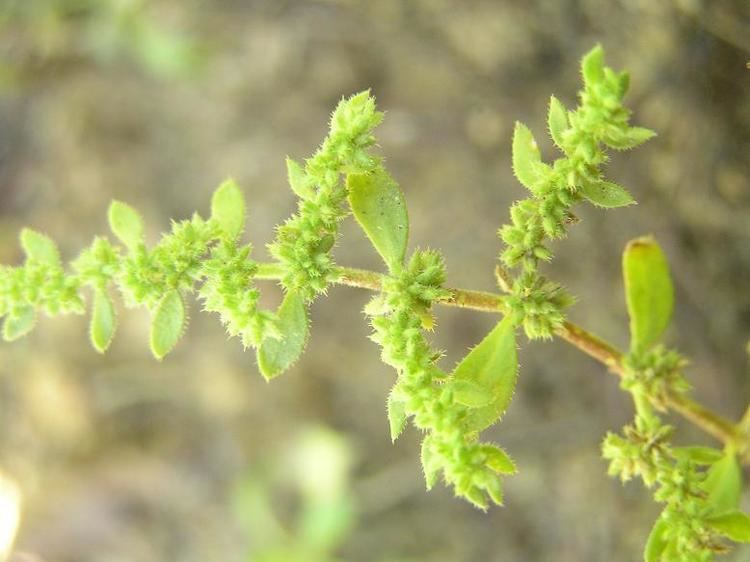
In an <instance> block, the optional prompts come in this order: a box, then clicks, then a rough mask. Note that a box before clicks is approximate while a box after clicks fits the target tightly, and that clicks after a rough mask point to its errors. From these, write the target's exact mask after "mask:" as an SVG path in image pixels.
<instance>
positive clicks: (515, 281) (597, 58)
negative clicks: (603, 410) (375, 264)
mask: <svg viewBox="0 0 750 562" xmlns="http://www.w3.org/2000/svg"><path fill="white" fill-rule="evenodd" d="M582 74H583V80H584V88H583V89H582V90H581V92H580V93H579V105H578V107H577V108H576V109H574V110H569V109H566V108H565V106H564V105H563V104H562V103H561V102H560V101H559V100H558V99H557V98H555V97H552V98H551V100H550V104H549V112H548V126H549V134H550V135H551V136H552V139H553V141H554V143H555V145H556V146H557V148H559V150H560V151H561V153H562V156H561V157H560V158H558V159H557V160H555V161H554V162H552V163H545V162H543V161H542V159H541V155H540V151H539V149H538V148H537V145H536V142H535V140H534V137H533V135H532V133H531V131H530V130H529V129H528V128H527V127H526V126H524V125H523V124H521V123H517V124H516V127H515V131H514V136H513V170H514V172H515V175H516V177H517V178H518V180H519V181H520V182H521V183H522V184H523V185H524V186H525V187H526V188H527V189H528V190H529V192H530V195H529V197H528V198H527V199H524V200H522V201H518V202H516V203H515V204H514V205H513V206H512V207H511V209H510V222H509V223H508V224H506V225H504V226H502V227H501V228H500V230H499V235H500V237H501V239H502V241H503V242H504V248H503V250H502V253H501V254H500V263H499V264H498V265H497V267H496V276H497V280H498V286H499V288H500V289H501V292H500V293H498V294H494V293H485V292H478V291H469V290H459V289H450V288H446V287H444V281H445V271H444V264H443V260H442V257H441V255H440V253H439V252H436V251H433V250H416V251H414V252H413V253H412V254H411V256H409V257H408V258H407V256H406V249H407V239H408V230H409V224H408V217H407V211H406V205H405V201H404V197H403V195H402V193H401V190H400V188H399V186H398V184H397V183H396V182H395V181H394V179H393V178H392V177H391V176H390V175H389V174H388V172H387V171H386V169H385V168H384V166H383V161H382V159H381V158H380V157H378V156H376V155H374V154H372V152H371V148H372V147H373V146H374V145H375V137H374V136H373V130H374V129H375V127H376V126H377V125H378V124H379V123H380V122H381V120H382V117H383V116H382V113H379V112H378V111H376V108H375V102H374V100H373V98H372V97H371V96H370V94H369V92H363V93H361V94H358V95H355V96H353V97H351V98H349V99H345V100H342V101H341V102H340V103H339V105H338V107H337V108H336V110H335V111H334V112H333V115H332V117H331V123H330V133H329V135H328V136H327V137H326V139H325V140H324V141H323V144H322V145H321V147H320V148H319V149H318V150H317V151H316V152H315V154H313V156H311V157H310V158H308V159H307V160H306V161H305V163H304V165H303V164H300V163H298V162H296V161H294V160H291V159H288V160H287V169H288V176H289V183H290V185H291V187H292V189H293V190H294V192H295V193H296V195H297V196H298V198H299V203H298V209H297V212H296V213H295V214H294V215H293V216H292V217H291V218H289V219H288V220H287V221H286V222H285V223H284V224H282V225H280V226H279V227H278V228H277V233H276V238H275V241H274V242H273V243H272V244H270V245H269V251H270V254H271V256H272V258H273V260H272V261H270V262H258V261H255V260H254V259H253V258H252V257H251V251H252V247H251V245H249V244H243V243H242V242H241V234H242V231H243V227H244V221H245V206H244V201H243V197H242V194H241V192H240V190H239V188H238V187H237V186H236V185H235V183H234V182H232V181H227V182H225V183H223V184H222V185H221V186H220V187H219V188H218V189H217V190H216V192H215V193H214V195H213V199H212V202H211V216H210V218H208V219H203V218H201V217H200V216H199V215H197V214H196V215H194V216H193V218H191V219H189V220H185V221H181V222H175V223H173V225H172V230H171V232H169V233H167V234H164V235H163V236H162V238H161V240H160V241H159V242H158V243H157V244H156V245H154V246H151V247H149V246H147V244H146V241H145V239H144V234H143V223H142V219H141V217H140V215H139V214H138V213H137V212H136V211H135V210H134V209H132V208H131V207H129V206H128V205H126V204H125V203H121V202H118V201H115V202H113V203H112V205H111V206H110V208H109V223H110V227H111V229H112V232H113V233H114V235H115V237H116V238H117V240H118V241H119V242H120V245H114V244H112V243H111V242H110V241H109V240H108V239H107V238H103V237H101V238H100V237H97V238H95V239H94V242H93V243H92V244H91V246H89V247H88V248H86V249H85V250H83V251H82V252H81V254H80V255H79V256H78V257H77V258H76V259H75V260H73V261H72V262H71V264H70V266H69V267H65V266H64V265H63V263H62V261H61V258H60V255H59V252H58V250H57V248H56V246H55V244H54V242H53V241H52V240H50V239H49V238H48V237H46V236H45V235H43V234H40V233H39V232H36V231H33V230H30V229H24V230H23V231H22V232H21V237H20V238H21V245H22V247H23V249H24V251H25V254H26V260H25V262H24V263H23V265H20V266H16V267H8V266H3V267H2V269H0V316H4V317H5V321H4V325H3V336H4V338H5V339H6V340H7V341H12V340H15V339H17V338H19V337H21V336H23V335H25V334H26V333H28V332H29V331H30V330H31V329H32V328H33V326H34V324H35V322H36V318H37V316H38V315H39V313H40V312H43V313H45V314H47V315H50V316H54V315H57V314H64V313H76V314H81V313H83V312H84V311H85V309H86V304H85V303H86V301H85V299H84V295H87V296H88V297H90V302H91V304H90V308H91V324H90V335H91V341H92V343H93V345H94V347H95V348H96V349H97V350H98V351H100V352H104V351H105V350H106V349H107V347H108V346H109V344H110V342H111V340H112V337H113V335H114V332H115V328H116V324H117V314H116V311H115V305H114V303H113V300H112V288H113V287H114V288H116V289H117V291H118V292H119V294H120V295H121V296H122V299H123V301H124V304H125V306H126V307H128V308H133V307H137V306H144V307H146V308H147V309H148V311H149V312H150V314H151V334H150V344H151V350H152V352H153V354H154V355H155V356H156V357H157V358H158V359H161V358H162V357H164V356H165V355H166V354H167V353H168V352H169V351H170V350H171V349H172V348H173V347H174V346H175V344H176V343H177V341H178V340H179V338H180V336H181V335H182V333H183V331H184V328H185V324H186V315H185V304H184V299H185V297H186V296H187V295H188V294H190V293H196V295H197V298H198V299H199V300H200V301H201V302H202V303H203V308H204V309H205V310H206V311H209V312H215V313H217V314H218V315H219V318H220V320H221V322H222V324H224V326H225V327H226V329H227V332H228V333H229V334H230V336H237V337H239V338H240V339H241V341H242V345H243V346H245V347H246V348H247V347H252V348H254V349H255V352H256V355H257V360H258V366H259V368H260V371H261V373H262V374H263V375H264V376H265V377H266V378H267V379H271V378H273V377H275V376H277V375H279V374H280V373H282V372H283V371H285V370H286V369H288V368H289V367H290V366H291V365H292V364H293V363H294V362H295V361H297V359H298V358H299V357H300V355H301V354H302V352H303V350H304V347H305V343H306V340H307V335H308V324H309V321H308V308H309V305H310V303H312V301H314V300H315V299H316V298H317V297H318V296H320V295H324V294H325V293H326V291H327V290H328V288H329V286H330V285H332V284H344V285H352V286H357V287H362V288H366V289H370V290H373V291H375V293H376V295H375V297H374V298H373V299H372V300H371V301H370V303H369V304H368V305H367V307H366V308H365V312H366V314H367V315H368V317H369V318H370V322H371V325H372V328H373V335H372V340H373V341H374V342H376V343H377V344H378V345H380V347H381V350H382V359H383V361H384V362H386V363H387V364H389V365H391V366H392V367H394V368H395V370H396V372H397V380H396V383H395V384H394V386H393V389H392V391H391V393H390V395H389V396H388V406H387V408H388V418H389V421H390V429H391V437H392V438H393V439H394V440H395V439H396V438H397V437H398V435H399V434H400V433H401V431H402V430H403V428H404V426H405V425H406V422H407V421H408V420H411V421H412V423H413V424H414V425H415V426H416V427H417V428H418V429H419V430H421V431H422V432H423V434H424V439H423V441H422V447H421V462H422V466H423V469H424V474H425V479H426V481H427V487H428V488H430V487H432V486H433V485H434V484H435V482H436V481H437V480H438V479H439V478H440V477H441V476H442V479H443V480H444V481H445V482H446V484H447V485H449V486H451V487H453V489H454V490H455V493H456V495H458V496H461V497H464V498H466V499H467V500H468V501H470V502H471V503H473V504H474V505H476V506H477V507H479V508H480V509H486V508H487V507H488V506H489V505H490V504H491V503H495V504H501V503H502V500H503V492H502V478H503V476H505V475H509V474H513V473H514V472H515V471H516V466H515V464H514V462H513V461H512V460H511V458H510V457H509V456H508V454H507V453H506V452H505V451H504V450H503V449H501V448H500V447H499V446H497V445H495V444H492V443H485V442H482V441H480V440H479V433H480V432H481V431H482V430H484V429H486V428H487V427H489V426H490V425H492V424H494V423H495V422H497V421H498V420H499V419H500V418H501V417H502V415H503V414H504V412H505V411H506V409H507V407H508V404H509V403H510V400H511V398H512V395H513V391H514V388H515V384H516V377H517V373H518V364H517V358H516V345H517V344H516V333H517V331H518V330H519V329H523V331H524V332H525V334H526V336H527V337H528V339H531V340H535V339H549V338H552V337H555V336H556V337H560V338H562V339H564V340H566V341H568V342H569V343H571V344H573V345H574V346H576V347H578V348H579V349H580V350H582V351H583V352H585V353H587V354H588V355H590V356H592V357H594V358H596V359H598V360H600V361H601V362H602V363H604V365H605V366H606V367H608V369H609V370H610V371H612V372H614V373H616V374H618V375H619V376H620V377H621V387H622V388H623V390H625V391H627V392H628V393H629V394H630V395H631V396H632V398H633V403H634V406H635V418H634V420H633V422H632V423H631V424H629V425H627V426H626V427H625V428H623V430H622V432H621V433H610V434H608V435H607V436H606V437H605V439H604V442H603V446H602V452H603V456H604V458H605V459H606V460H607V461H609V472H610V474H611V475H613V476H619V477H620V478H621V479H622V480H623V481H627V480H629V479H631V478H633V477H639V478H640V479H641V480H642V481H643V483H644V484H645V485H646V486H647V487H648V488H649V489H651V490H652V491H653V494H654V499H655V500H656V501H657V502H659V503H661V504H662V505H663V511H662V513H661V515H660V517H659V518H658V519H657V521H656V523H655V525H654V527H653V530H652V531H651V534H650V536H649V537H648V540H647V544H646V548H645V554H644V557H645V560H646V561H648V562H654V561H660V560H661V561H708V560H713V559H714V555H715V554H716V553H722V552H725V551H726V550H728V544H727V543H726V542H725V539H730V540H733V541H738V542H747V541H750V517H748V516H747V515H745V514H744V513H742V512H741V511H739V510H738V504H739V498H740V493H741V487H742V480H741V469H740V459H743V457H744V458H747V455H748V448H749V444H750V437H749V432H750V414H748V415H746V416H745V418H744V419H743V420H742V421H741V422H740V423H737V424H733V423H731V422H729V421H727V420H725V419H723V418H721V417H720V416H718V415H716V414H714V413H712V412H710V411H709V410H707V409H705V408H704V407H702V406H700V405H699V404H698V403H696V402H694V401H693V400H691V399H690V398H688V397H687V392H688V390H689V386H688V384H687V382H686V381H685V379H684V377H683V374H682V373H683V368H684V367H685V365H686V361H685V360H684V359H683V358H682V356H681V355H680V354H678V353H677V352H676V351H674V350H672V349H669V348H668V347H666V346H665V345H664V344H663V343H662V342H661V339H662V335H663V333H664V331H665V329H666V327H667V325H668V323H669V321H670V316H671V313H672V306H673V290H672V284H671V279H670V274H669V270H668V266H667V263H666V259H665V256H664V254H663V253H662V251H661V249H660V248H659V246H658V245H657V244H656V242H655V241H654V240H653V239H651V238H648V237H646V238H640V239H637V240H634V241H632V242H631V243H630V244H628V246H627V248H626V249H625V252H624V256H623V274H624V281H625V293H626V298H627V305H628V312H629V315H630V332H631V345H630V349H629V351H628V352H627V353H621V352H619V351H618V350H616V349H615V348H614V347H612V346H611V345H609V344H608V343H606V342H604V341H602V340H601V339H599V338H597V337H596V336H594V335H592V334H590V333H589V332H587V331H585V330H583V329H582V328H580V327H578V326H575V325H573V324H571V323H569V322H567V321H566V320H565V309H566V308H567V307H568V306H569V305H570V304H571V303H572V301H573V299H572V297H571V296H570V295H569V294H568V293H567V292H566V291H565V289H563V288H562V287H561V286H560V285H558V284H557V283H555V282H554V281H552V280H550V279H547V278H546V277H545V276H544V274H543V273H542V271H541V270H540V265H541V264H542V262H545V261H549V260H551V259H552V252H551V250H550V248H549V241H551V240H554V239H558V238H563V237H564V236H565V234H566V230H567V228H568V226H570V225H572V224H574V223H575V222H576V218H575V216H574V215H573V212H572V209H573V207H574V206H575V205H577V204H578V203H584V202H586V201H588V202H590V203H593V204H594V205H596V206H598V207H604V208H614V207H621V206H625V205H629V204H631V203H633V199H632V198H631V196H630V195H629V193H628V192H627V191H626V190H625V189H624V188H622V187H621V186H619V185H617V184H616V183H613V182H611V181H609V180H607V179H605V178H604V177H603V172H602V168H603V166H604V164H605V163H606V162H607V159H608V150H610V149H614V150H626V149H630V148H633V147H635V146H637V145H639V144H641V143H643V142H645V141H646V140H648V139H649V138H650V137H652V136H653V134H654V133H653V132H651V131H650V130H648V129H644V128H641V127H631V126H630V125H629V117H630V112H629V111H628V110H627V109H626V108H625V107H624V106H623V105H622V98H623V96H624V95H625V93H626V91H627V89H628V75H627V73H625V72H621V73H617V72H614V71H613V70H611V69H610V68H607V67H605V66H604V63H603V51H602V49H601V48H600V47H596V48H594V49H593V50H592V51H590V52H589V53H588V54H587V55H586V56H585V57H584V58H583V61H582ZM349 214H353V215H354V217H355V219H356V220H357V222H358V223H359V224H360V226H361V227H362V229H363V230H364V232H365V233H366V235H367V236H368V238H369V239H370V241H371V242H372V244H373V246H374V248H375V250H377V252H378V253H379V254H380V256H381V257H382V258H383V260H384V262H385V265H386V267H387V272H386V273H376V272H371V271H363V270H357V269H352V268H346V267H341V266H338V265H336V263H335V262H334V261H333V257H332V252H331V251H332V249H333V248H334V246H335V244H336V242H337V240H338V236H339V223H340V222H341V221H342V220H344V219H345V218H346V217H347V216H348V215H349ZM262 279H271V280H276V281H278V283H279V284H280V285H281V287H282V288H283V290H284V298H283V301H282V303H281V305H280V307H279V308H278V310H275V311H273V310H262V309H260V308H259V306H258V300H259V290H258V288H256V286H255V281H256V280H262ZM434 304H444V305H449V306H459V307H464V308H472V309H476V310H481V311H487V312H492V313H498V314H500V315H501V316H502V319H501V320H500V321H499V323H498V324H497V326H496V327H495V328H494V329H493V330H492V331H491V332H490V333H489V334H488V335H487V336H486V337H485V338H484V339H483V340H482V341H481V342H480V343H479V344H478V345H477V346H476V347H474V348H473V349H472V350H471V351H470V352H469V353H468V354H467V355H466V357H464V358H463V359H462V360H461V361H460V362H459V364H458V365H457V366H456V367H455V368H454V369H453V370H452V371H450V372H448V371H446V370H444V369H443V368H442V367H441V366H440V361H439V360H440V357H441V354H440V353H439V352H437V351H435V350H434V349H433V348H432V347H431V345H430V342H429V340H428V338H427V337H426V334H427V333H428V332H429V331H430V330H431V329H432V326H433V317H432V306H433V305H434ZM669 409H671V410H674V411H676V412H677V413H679V414H681V415H683V416H684V417H685V418H687V419H688V420H690V421H692V422H693V423H695V424H697V425H698V426H700V427H701V428H703V429H704V430H705V431H707V432H708V433H709V434H710V435H712V436H713V437H715V438H717V439H718V440H719V441H720V442H721V443H722V445H723V447H722V449H721V450H720V449H715V448H708V447H684V446H675V445H673V444H672V436H673V433H674V428H673V427H672V426H670V425H666V424H665V423H664V422H663V420H662V418H661V415H662V414H663V413H665V412H666V411H667V410H669ZM749 412H750V410H749Z"/></svg>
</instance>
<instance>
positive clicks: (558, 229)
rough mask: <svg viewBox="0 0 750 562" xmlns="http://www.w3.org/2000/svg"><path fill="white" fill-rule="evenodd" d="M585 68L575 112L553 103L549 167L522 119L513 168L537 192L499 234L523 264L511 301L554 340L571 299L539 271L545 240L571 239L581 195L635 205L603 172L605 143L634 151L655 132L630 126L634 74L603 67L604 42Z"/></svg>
mask: <svg viewBox="0 0 750 562" xmlns="http://www.w3.org/2000/svg"><path fill="white" fill-rule="evenodd" d="M582 72H583V78H584V88H583V90H582V91H581V92H580V94H579V97H580V105H579V107H578V108H577V109H575V110H571V111H568V110H566V109H565V107H564V106H563V104H562V103H561V102H560V101H559V100H558V99H557V98H555V97H552V99H551V101H550V106H549V114H548V125H549V132H550V134H551V136H552V139H553V140H554V142H555V144H556V145H557V147H558V148H559V149H560V150H561V151H562V152H563V153H564V155H565V156H564V157H563V158H559V159H557V160H555V162H554V163H553V164H552V165H548V164H545V163H544V162H543V161H542V159H541V155H540V152H539V148H538V146H537V143H536V141H535V140H534V137H533V135H532V133H531V131H530V130H529V129H528V128H527V127H526V126H525V125H523V124H521V123H517V124H516V128H515V132H514V136H513V170H514V172H515V175H516V177H517V178H518V180H519V181H520V182H521V183H522V184H523V185H524V186H525V187H526V188H527V189H528V190H529V191H530V192H531V197H529V198H528V199H524V200H522V201H518V202H516V203H515V204H514V205H513V206H512V207H511V210H510V216H511V224H506V225H504V226H503V227H502V228H501V229H500V231H499V234H500V237H501V238H502V240H503V242H504V243H505V249H504V250H503V252H502V254H501V256H500V259H501V261H502V263H503V264H504V266H506V267H508V268H516V267H521V269H522V273H521V275H520V276H519V277H518V279H517V281H516V282H515V283H513V284H512V291H511V294H512V298H510V299H509V300H508V305H509V307H510V309H511V313H512V314H513V315H514V317H515V318H517V319H518V320H519V322H521V323H522V324H523V326H524V329H525V331H526V334H527V335H528V337H529V338H550V337H552V334H553V332H554V331H555V329H556V328H559V327H560V326H561V325H562V323H563V321H564V309H565V308H566V307H567V306H569V305H570V304H571V302H572V298H571V297H570V296H569V295H568V294H567V293H566V292H565V291H564V290H563V289H562V288H561V287H560V286H559V285H558V284H556V283H554V282H552V281H550V280H548V279H545V278H544V277H543V276H542V275H541V273H540V272H539V269H538V265H539V262H540V261H549V260H551V259H552V251H551V250H550V249H549V247H548V246H547V245H546V240H547V239H556V238H562V237H564V236H565V233H566V229H567V225H568V224H569V223H571V222H575V221H576V220H577V219H576V218H575V216H574V215H573V214H572V212H571V208H572V206H573V205H574V204H575V203H577V202H579V201H581V200H583V199H586V200H588V201H590V202H592V203H593V204H595V205H598V206H601V207H606V208H611V207H620V206H624V205H628V204H630V203H632V202H633V199H632V198H631V197H630V195H629V194H628V193H627V192H626V191H625V190H624V189H623V188H622V187H620V186H619V185H617V184H614V183H612V182H609V181H606V180H605V179H604V178H603V177H602V166H603V165H604V164H605V163H606V161H607V155H606V153H605V148H606V147H610V148H615V149H626V148H632V147H634V146H637V145H638V144H641V143H642V142H645V141H646V140H648V139H649V138H650V137H651V136H653V133H652V132H651V131H649V130H648V129H643V128H640V127H630V126H629V125H628V119H629V116H630V112H629V111H628V110H627V109H626V108H625V107H624V106H623V105H622V98H623V96H624V95H625V92H626V91H627V88H628V75H627V73H625V72H622V73H616V72H614V71H613V70H611V69H610V68H607V67H605V66H604V61H603V51H602V49H601V48H600V47H597V48H595V49H593V50H592V51H591V52H589V53H588V54H587V55H586V56H585V57H584V59H583V62H582Z"/></svg>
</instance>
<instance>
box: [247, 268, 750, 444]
mask: <svg viewBox="0 0 750 562" xmlns="http://www.w3.org/2000/svg"><path fill="white" fill-rule="evenodd" d="M281 273H282V271H281V268H280V267H279V266H278V265H277V264H273V263H271V264H269V263H262V264H260V265H259V268H258V273H257V275H256V277H257V278H259V279H279V278H280V277H281ZM384 277H385V275H384V274H382V273H377V272H375V271H369V270H365V269H357V268H351V267H338V268H337V269H336V278H335V279H334V280H333V282H334V283H337V284H339V285H346V286H349V287H359V288H361V289H368V290H371V291H379V290H380V288H381V286H382V282H383V278H384ZM448 291H449V293H450V295H449V296H448V297H444V298H442V299H439V300H438V301H437V302H438V303H439V304H442V305H446V306H454V307H459V308H469V309H472V310H479V311H482V312H492V313H504V312H505V311H506V310H505V305H504V298H503V296H502V295H498V294H495V293H489V292H485V291H472V290H467V289H450V288H449V289H448ZM555 333H556V335H557V336H558V337H559V338H561V339H562V340H565V341H566V342H568V343H569V344H571V345H572V346H574V347H576V348H578V349H579V350H580V351H582V352H583V353H585V354H586V355H588V356H589V357H592V358H594V359H596V360H597V361H599V362H600V363H602V364H603V365H605V366H606V367H607V368H608V370H609V371H611V372H612V373H614V374H616V375H618V376H620V377H622V376H624V374H625V370H624V367H623V364H622V357H623V354H622V352H621V351H619V350H618V349H617V348H615V347H614V346H613V345H611V344H609V343H607V342H606V341H604V340H602V339H601V338H599V337H597V336H595V335H594V334H592V333H590V332H588V331H586V330H584V329H583V328H581V327H580V326H577V325H576V324H573V323H572V322H565V323H564V324H563V325H562V327H560V328H558V329H557V330H556V332H555ZM665 402H666V405H667V406H668V407H669V408H670V409H672V410H673V411H675V412H676V413H678V414H680V415H681V416H682V417H683V418H685V419H687V420H688V421H690V422H692V423H693V424H695V425H696V426H698V427H700V428H701V429H702V430H703V431H705V432H706V433H708V434H709V435H711V436H712V437H715V438H716V439H718V440H719V441H721V442H722V443H724V444H725V445H728V446H732V447H736V448H737V449H739V450H740V451H744V450H746V449H748V448H749V447H750V444H748V443H747V441H748V436H747V435H746V434H745V433H746V432H744V431H741V429H740V428H739V427H738V426H736V425H735V424H733V423H732V422H730V421H729V420H727V419H726V418H724V417H722V416H720V415H718V414H716V413H714V412H712V411H711V410H709V409H708V408H705V407H704V406H702V405H701V404H699V403H698V402H695V401H694V400H692V399H690V398H687V397H685V396H681V395H677V394H670V395H668V396H667V397H666V401H665Z"/></svg>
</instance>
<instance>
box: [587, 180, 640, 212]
mask: <svg viewBox="0 0 750 562" xmlns="http://www.w3.org/2000/svg"><path fill="white" fill-rule="evenodd" d="M581 194H582V195H583V196H584V197H585V198H586V199H587V200H588V201H590V202H591V203H593V204H594V205H596V206H597V207H604V208H605V209H615V208H617V207H626V206H628V205H632V204H634V203H635V200H634V199H633V196H632V195H630V193H628V192H627V190H626V189H625V188H624V187H622V186H621V185H617V184H616V183H613V182H610V181H595V182H592V181H586V182H584V183H583V184H582V185H581Z"/></svg>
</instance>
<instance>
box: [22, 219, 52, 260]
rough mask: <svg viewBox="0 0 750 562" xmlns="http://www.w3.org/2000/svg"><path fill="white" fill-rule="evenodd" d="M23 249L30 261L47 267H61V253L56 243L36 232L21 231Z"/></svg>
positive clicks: (27, 229) (26, 229) (28, 229)
mask: <svg viewBox="0 0 750 562" xmlns="http://www.w3.org/2000/svg"><path fill="white" fill-rule="evenodd" d="M21 247H22V248H23V251H24V252H25V253H26V258H27V259H28V260H29V261H34V262H38V263H44V264H47V265H60V252H59V251H58V250H57V245H56V244H55V243H54V241H53V240H52V239H51V238H50V237H48V236H45V235H44V234H42V233H41V232H37V231H36V230H31V229H30V228H24V229H22V230H21Z"/></svg>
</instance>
